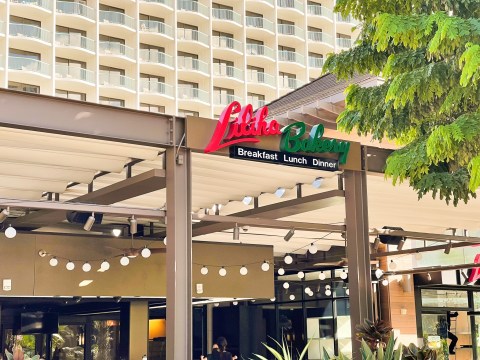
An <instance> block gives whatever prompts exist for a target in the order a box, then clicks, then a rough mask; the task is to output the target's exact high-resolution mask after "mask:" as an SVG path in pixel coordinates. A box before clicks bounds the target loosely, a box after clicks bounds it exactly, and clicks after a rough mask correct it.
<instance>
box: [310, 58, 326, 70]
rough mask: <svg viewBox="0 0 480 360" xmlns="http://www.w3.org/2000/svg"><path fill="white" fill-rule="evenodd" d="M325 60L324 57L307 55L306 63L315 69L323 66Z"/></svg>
mask: <svg viewBox="0 0 480 360" xmlns="http://www.w3.org/2000/svg"><path fill="white" fill-rule="evenodd" d="M324 62H325V60H324V58H319V57H314V56H309V57H308V65H309V66H310V67H312V68H315V69H321V68H323V63H324Z"/></svg>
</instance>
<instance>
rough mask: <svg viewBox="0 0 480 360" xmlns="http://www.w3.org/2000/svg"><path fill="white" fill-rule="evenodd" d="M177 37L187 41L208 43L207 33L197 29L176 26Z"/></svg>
mask: <svg viewBox="0 0 480 360" xmlns="http://www.w3.org/2000/svg"><path fill="white" fill-rule="evenodd" d="M177 39H178V40H187V41H197V42H200V43H202V44H205V45H208V35H207V34H204V33H202V32H200V31H198V30H192V29H184V28H177Z"/></svg>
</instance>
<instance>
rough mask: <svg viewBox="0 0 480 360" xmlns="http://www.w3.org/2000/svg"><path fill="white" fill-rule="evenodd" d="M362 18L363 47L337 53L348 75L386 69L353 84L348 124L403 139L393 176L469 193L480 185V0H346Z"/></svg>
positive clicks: (332, 68)
mask: <svg viewBox="0 0 480 360" xmlns="http://www.w3.org/2000/svg"><path fill="white" fill-rule="evenodd" d="M336 11H338V12H340V13H342V15H347V14H352V15H353V16H354V17H355V18H357V19H359V20H360V21H361V23H360V25H359V28H360V37H359V39H358V40H357V43H356V47H354V48H352V49H350V50H348V51H343V52H341V53H339V54H333V55H331V56H329V57H328V59H327V61H326V62H325V65H324V71H326V72H331V73H334V74H335V75H336V76H337V77H338V78H340V79H349V78H351V77H352V76H353V75H354V74H356V73H361V74H372V75H375V76H382V78H383V79H384V82H383V83H382V84H380V85H378V86H374V87H368V88H361V87H360V86H358V85H351V86H349V87H348V88H347V90H346V108H345V111H343V112H342V113H341V114H340V116H339V118H338V126H339V129H341V130H344V131H347V132H351V131H353V130H356V131H357V132H358V133H359V134H360V135H369V136H372V137H373V139H377V140H382V139H389V140H393V141H395V142H397V143H398V144H399V145H400V146H402V148H400V149H399V150H397V151H394V152H393V153H392V155H390V157H389V158H388V160H387V164H386V168H385V175H386V177H390V178H392V180H393V183H394V184H396V183H401V182H403V181H408V182H409V185H410V186H411V187H413V188H414V189H415V190H416V191H417V193H418V196H419V198H421V197H423V196H424V195H426V194H427V193H430V194H432V196H433V197H434V198H435V197H436V196H439V197H440V198H441V199H444V200H445V201H446V202H447V203H450V202H453V204H454V205H457V204H458V202H459V201H464V202H465V203H466V202H468V200H469V199H470V198H472V197H475V192H476V191H477V189H478V187H479V186H480V110H479V107H480V1H478V0H388V1H378V0H362V1H358V0H338V1H337V5H336Z"/></svg>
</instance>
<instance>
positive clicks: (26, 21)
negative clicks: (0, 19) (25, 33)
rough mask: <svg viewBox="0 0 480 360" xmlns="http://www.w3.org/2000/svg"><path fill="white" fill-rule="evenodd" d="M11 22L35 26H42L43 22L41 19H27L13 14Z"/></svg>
mask: <svg viewBox="0 0 480 360" xmlns="http://www.w3.org/2000/svg"><path fill="white" fill-rule="evenodd" d="M10 22H12V23H15V24H26V25H34V26H38V27H42V23H41V22H40V21H36V20H32V19H27V18H23V17H19V16H13V15H11V16H10Z"/></svg>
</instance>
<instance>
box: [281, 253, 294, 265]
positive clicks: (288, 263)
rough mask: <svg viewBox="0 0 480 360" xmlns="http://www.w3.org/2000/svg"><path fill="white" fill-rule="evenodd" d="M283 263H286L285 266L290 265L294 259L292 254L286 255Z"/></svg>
mask: <svg viewBox="0 0 480 360" xmlns="http://www.w3.org/2000/svg"><path fill="white" fill-rule="evenodd" d="M283 261H285V264H287V265H290V264H291V263H292V262H293V258H292V256H291V255H290V254H286V255H285V257H284V258H283Z"/></svg>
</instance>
